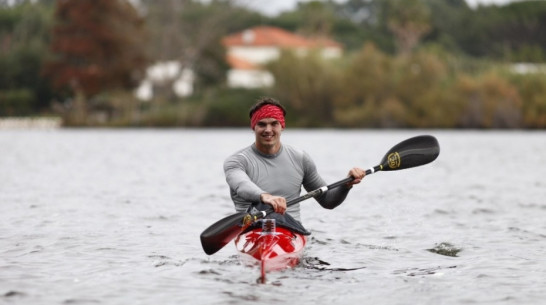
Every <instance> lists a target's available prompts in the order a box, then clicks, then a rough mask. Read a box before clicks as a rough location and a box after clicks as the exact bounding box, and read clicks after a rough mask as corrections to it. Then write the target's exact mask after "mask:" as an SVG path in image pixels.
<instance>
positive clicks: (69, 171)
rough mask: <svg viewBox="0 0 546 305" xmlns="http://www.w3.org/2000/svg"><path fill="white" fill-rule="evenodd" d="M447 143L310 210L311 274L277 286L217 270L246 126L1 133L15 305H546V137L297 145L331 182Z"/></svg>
mask: <svg viewBox="0 0 546 305" xmlns="http://www.w3.org/2000/svg"><path fill="white" fill-rule="evenodd" d="M420 134H431V135H433V136H435V137H436V138H437V139H438V140H439V142H440V147H441V152H440V156H439V158H438V159H437V160H436V161H435V162H433V163H431V164H428V165H425V166H422V167H418V168H412V169H407V170H402V171H397V172H379V173H376V174H374V175H370V176H368V177H366V178H365V179H364V181H363V182H362V183H361V184H360V185H358V186H356V187H355V188H353V190H352V191H351V192H350V194H349V196H348V198H347V200H346V201H345V203H343V204H342V205H341V206H339V207H338V208H337V209H335V210H324V209H322V208H321V207H320V206H319V205H318V204H317V203H316V202H315V201H314V200H313V199H310V200H307V201H305V202H303V203H302V220H303V222H304V225H305V226H306V227H307V228H308V229H309V230H310V231H312V232H313V234H312V235H311V239H310V243H309V244H308V245H309V246H308V248H307V249H306V253H305V259H304V262H303V263H302V264H301V265H300V266H298V267H297V268H295V269H292V270H286V271H283V272H278V273H272V274H270V275H269V277H268V279H267V283H266V284H258V283H257V279H258V277H259V271H258V270H257V269H255V268H250V267H246V266H243V265H241V264H240V263H239V261H238V259H237V255H236V251H235V247H234V246H233V245H232V244H229V245H227V246H226V247H225V248H224V249H222V250H221V251H219V252H218V253H216V254H215V255H212V256H207V255H206V254H205V253H204V252H203V251H202V249H201V245H200V242H199V234H200V233H201V232H202V231H203V230H204V229H205V228H206V227H208V226H209V225H210V224H212V223H213V222H215V221H216V220H218V219H220V218H222V217H224V216H227V215H230V214H232V213H233V212H234V211H233V207H232V204H231V202H230V199H229V194H228V188H227V186H226V183H225V181H224V176H223V171H222V163H223V161H224V159H225V158H226V157H227V156H228V155H229V154H231V153H232V152H234V151H235V150H237V149H239V148H241V147H243V146H246V145H249V144H251V142H252V140H253V134H252V132H251V131H250V130H248V129H203V130H193V129H170V130H161V129H157V130H156V129H145V130H131V129H129V130H123V129H122V130H115V129H114V130H109V129H105V130H102V129H83V130H78V129H59V130H52V131H39V130H3V131H0V303H1V304H255V303H260V304H287V303H288V302H289V303H291V304H544V302H546V301H545V300H546V256H545V255H546V199H545V195H546V132H544V131H539V132H525V131H441V130H407V131H398V130H381V131H376V130H290V129H289V130H287V131H285V133H284V134H283V141H284V142H286V143H290V144H293V145H295V146H298V147H300V148H303V149H305V150H306V151H307V152H308V153H309V154H310V155H311V156H312V157H313V159H314V160H315V162H316V164H317V167H318V169H319V172H320V173H321V174H322V176H323V178H324V179H325V180H326V181H328V182H329V183H331V182H335V181H338V180H341V179H343V178H344V177H345V176H346V173H347V171H348V170H349V168H351V167H353V166H360V167H363V168H369V167H371V166H374V165H377V163H378V162H379V161H380V160H381V158H382V157H383V155H384V154H385V153H386V152H387V150H389V149H390V148H391V147H392V146H394V145H395V144H397V143H398V142H400V141H402V140H404V139H406V138H409V137H412V136H415V135H420Z"/></svg>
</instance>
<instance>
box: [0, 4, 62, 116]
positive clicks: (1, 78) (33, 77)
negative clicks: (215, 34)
mask: <svg viewBox="0 0 546 305" xmlns="http://www.w3.org/2000/svg"><path fill="white" fill-rule="evenodd" d="M51 15H52V10H51V7H50V6H48V5H44V4H43V3H41V2H39V3H30V2H23V3H20V4H14V5H2V6H0V115H31V114H34V113H37V112H42V111H47V109H48V106H49V101H50V99H51V96H52V92H51V90H50V87H49V85H48V82H47V80H46V79H44V78H43V77H42V76H41V73H40V71H41V67H42V64H43V61H44V60H45V56H46V54H47V42H48V39H49V32H48V30H49V29H50V24H51Z"/></svg>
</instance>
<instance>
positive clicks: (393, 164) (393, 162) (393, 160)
mask: <svg viewBox="0 0 546 305" xmlns="http://www.w3.org/2000/svg"><path fill="white" fill-rule="evenodd" d="M387 161H388V162H389V167H390V168H391V169H397V168H399V167H400V163H401V162H402V160H401V159H400V154H398V152H393V153H390V154H389V156H388V157H387Z"/></svg>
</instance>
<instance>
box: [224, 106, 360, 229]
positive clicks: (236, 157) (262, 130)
mask: <svg viewBox="0 0 546 305" xmlns="http://www.w3.org/2000/svg"><path fill="white" fill-rule="evenodd" d="M285 115H286V110H285V109H284V107H283V106H282V105H281V104H280V103H279V102H277V101H276V100H274V99H272V98H267V97H266V98H262V99H260V100H259V101H258V102H257V103H256V104H255V105H254V106H253V107H252V108H251V109H250V113H249V116H250V127H251V128H252V130H253V131H254V135H255V142H254V143H253V144H252V145H250V146H248V147H246V148H243V149H242V150H240V151H238V152H236V153H235V154H233V155H232V156H230V157H228V158H227V159H226V161H225V162H224V173H225V175H226V181H227V183H228V185H229V188H230V193H231V198H232V200H233V202H234V204H235V209H236V210H237V212H245V211H249V209H250V208H251V206H252V205H253V204H254V205H256V204H258V205H260V204H259V203H263V204H268V205H271V206H272V207H273V209H274V210H275V212H276V213H278V214H281V215H282V214H285V212H287V214H288V215H290V216H291V217H290V216H286V215H285V217H284V218H292V217H293V218H294V219H296V220H297V221H298V224H296V225H301V224H300V223H301V217H300V206H299V203H297V204H294V205H292V206H290V207H288V209H287V206H286V202H287V201H290V200H292V199H295V198H298V197H299V196H300V192H301V187H302V186H303V187H304V188H305V190H306V191H308V192H309V191H312V190H315V189H318V188H320V187H323V186H325V185H327V184H326V183H325V182H324V180H323V179H322V178H321V177H320V176H319V174H318V172H317V169H316V166H315V163H314V162H313V160H311V158H310V157H309V155H308V154H307V153H306V152H304V151H302V150H299V149H297V148H294V147H293V146H290V145H286V144H282V143H281V133H282V131H283V130H284V128H285V120H284V117H285ZM365 175H366V173H365V171H364V170H363V169H360V168H357V167H355V168H353V169H351V170H350V171H349V176H352V177H354V180H353V181H351V182H349V183H347V185H345V186H340V187H338V188H335V189H332V190H329V191H327V192H325V193H324V194H322V195H320V196H318V197H317V198H316V199H317V201H318V202H319V203H320V205H322V206H323V207H324V208H327V209H333V208H335V207H337V206H338V205H340V204H341V203H342V202H343V201H344V200H345V198H346V196H347V194H348V193H349V190H350V189H351V188H352V186H353V185H354V184H358V183H360V181H362V179H363V178H364V176H365ZM263 204H262V209H263ZM260 210H261V209H260ZM277 216H279V215H277ZM281 220H282V219H281ZM288 222H289V223H290V222H292V223H293V221H291V219H288Z"/></svg>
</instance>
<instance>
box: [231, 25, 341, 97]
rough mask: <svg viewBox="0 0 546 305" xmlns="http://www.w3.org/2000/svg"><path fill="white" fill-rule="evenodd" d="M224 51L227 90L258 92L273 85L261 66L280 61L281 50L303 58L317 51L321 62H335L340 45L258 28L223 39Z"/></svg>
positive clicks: (339, 52) (275, 29)
mask: <svg viewBox="0 0 546 305" xmlns="http://www.w3.org/2000/svg"><path fill="white" fill-rule="evenodd" d="M222 44H223V45H224V46H225V47H226V51H227V61H228V64H229V65H230V70H229V71H228V75H227V83H228V86H230V87H241V88H258V87H268V86H271V85H273V84H274V83H275V80H274V78H273V75H271V73H269V72H268V71H266V70H264V69H263V68H262V67H261V66H262V65H264V64H266V63H267V62H270V61H273V60H276V59H278V58H279V56H280V54H281V51H282V50H293V51H295V52H296V53H297V54H300V55H302V56H304V55H305V54H307V53H308V52H309V51H310V50H317V49H318V50H320V52H321V54H322V56H323V57H324V58H338V57H340V56H341V55H342V53H343V48H342V46H341V44H339V43H337V42H335V41H333V40H330V39H324V38H323V39H309V38H305V37H303V36H299V35H296V34H293V33H290V32H288V31H285V30H283V29H281V28H276V27H270V26H258V27H254V28H250V29H247V30H244V31H242V32H239V33H235V34H233V35H229V36H227V37H224V39H222Z"/></svg>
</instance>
